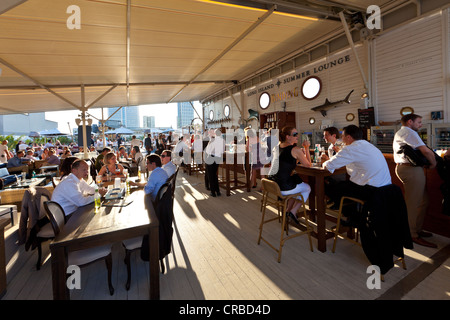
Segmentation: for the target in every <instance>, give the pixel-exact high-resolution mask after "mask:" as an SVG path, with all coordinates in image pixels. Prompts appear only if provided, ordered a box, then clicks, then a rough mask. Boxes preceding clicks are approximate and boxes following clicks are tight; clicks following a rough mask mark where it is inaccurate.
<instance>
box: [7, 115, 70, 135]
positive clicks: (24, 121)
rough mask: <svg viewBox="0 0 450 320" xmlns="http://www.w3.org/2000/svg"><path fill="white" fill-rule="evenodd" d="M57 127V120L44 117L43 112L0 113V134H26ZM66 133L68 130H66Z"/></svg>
mask: <svg viewBox="0 0 450 320" xmlns="http://www.w3.org/2000/svg"><path fill="white" fill-rule="evenodd" d="M55 128H58V122H56V121H50V120H46V119H45V112H39V113H29V114H23V113H21V114H8V115H0V135H10V134H12V135H25V136H26V135H28V134H29V133H30V131H37V132H39V131H43V130H47V129H55ZM67 133H68V132H67Z"/></svg>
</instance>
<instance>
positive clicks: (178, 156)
mask: <svg viewBox="0 0 450 320" xmlns="http://www.w3.org/2000/svg"><path fill="white" fill-rule="evenodd" d="M190 152H191V149H190V148H189V147H188V145H187V144H186V141H185V136H181V137H180V140H179V141H178V142H177V144H176V145H175V148H174V149H173V153H174V156H173V162H174V163H176V164H177V165H182V166H183V165H184V164H183V163H188V162H189V161H187V160H188V158H189V159H190V157H191V154H190Z"/></svg>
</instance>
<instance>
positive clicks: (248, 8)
mask: <svg viewBox="0 0 450 320" xmlns="http://www.w3.org/2000/svg"><path fill="white" fill-rule="evenodd" d="M196 1H198V2H205V3H211V4H218V5H220V6H225V7H232V8H238V9H247V10H253V11H260V12H267V11H268V10H267V9H261V8H254V7H249V6H243V5H239V4H233V3H226V2H221V1H214V0H196ZM273 14H277V15H280V16H286V17H292V18H299V19H305V20H312V21H318V20H319V19H318V18H313V17H307V16H303V15H299V14H295V13H287V12H279V11H274V13H273Z"/></svg>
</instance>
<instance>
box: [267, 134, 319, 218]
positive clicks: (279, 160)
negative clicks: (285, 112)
mask: <svg viewBox="0 0 450 320" xmlns="http://www.w3.org/2000/svg"><path fill="white" fill-rule="evenodd" d="M297 142H298V131H297V129H295V128H294V127H284V128H283V129H281V131H280V143H279V145H278V147H276V148H274V149H275V152H274V158H273V160H272V165H271V168H270V171H269V175H268V178H269V179H270V180H273V181H275V182H276V183H277V184H278V185H279V186H280V191H281V194H282V195H284V196H286V195H290V194H295V193H301V194H302V196H303V199H304V201H306V200H307V199H308V197H309V193H310V192H311V187H310V186H309V185H308V184H307V183H305V182H303V181H302V179H301V178H300V176H299V175H297V174H295V173H294V174H292V173H293V171H294V170H295V167H296V166H297V163H298V162H299V163H300V164H301V165H303V166H306V167H311V156H310V154H309V145H310V143H309V141H304V142H303V148H300V147H298V146H297ZM299 200H301V197H298V198H297V199H296V200H294V199H291V201H289V202H288V206H287V210H286V215H287V216H288V217H289V218H290V219H292V220H293V221H294V222H296V223H297V224H298V219H297V211H298V209H299V208H300V207H301V205H302V202H301V201H299Z"/></svg>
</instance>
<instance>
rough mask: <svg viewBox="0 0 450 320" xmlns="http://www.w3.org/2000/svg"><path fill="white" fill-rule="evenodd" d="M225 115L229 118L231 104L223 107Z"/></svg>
mask: <svg viewBox="0 0 450 320" xmlns="http://www.w3.org/2000/svg"><path fill="white" fill-rule="evenodd" d="M223 115H224V116H225V118H228V117H229V116H230V106H229V105H225V107H223Z"/></svg>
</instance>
